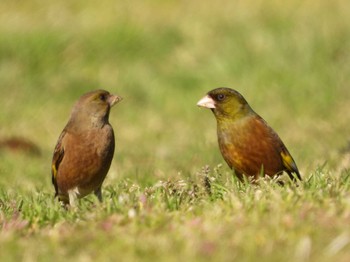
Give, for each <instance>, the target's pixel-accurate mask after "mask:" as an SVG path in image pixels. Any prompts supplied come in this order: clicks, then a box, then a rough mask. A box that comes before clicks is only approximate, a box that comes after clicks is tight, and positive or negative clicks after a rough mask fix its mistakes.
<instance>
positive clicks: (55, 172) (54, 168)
mask: <svg viewBox="0 0 350 262" xmlns="http://www.w3.org/2000/svg"><path fill="white" fill-rule="evenodd" d="M51 170H52V176H53V177H54V179H56V176H57V169H56V165H55V164H53V165H52V167H51Z"/></svg>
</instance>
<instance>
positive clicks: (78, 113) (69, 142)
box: [51, 90, 122, 205]
mask: <svg viewBox="0 0 350 262" xmlns="http://www.w3.org/2000/svg"><path fill="white" fill-rule="evenodd" d="M121 100H122V98H121V97H119V96H116V95H112V94H110V93H109V92H107V91H105V90H95V91H91V92H89V93H87V94H85V95H83V96H81V97H80V98H79V100H78V101H77V103H76V104H75V105H74V107H73V110H72V113H71V116H70V119H69V121H68V123H67V125H66V126H65V128H64V129H63V131H62V133H61V135H60V136H59V138H58V141H57V144H56V147H55V150H54V154H53V159H52V166H51V173H52V183H53V185H54V187H55V192H56V193H55V196H57V197H58V199H59V200H60V201H62V202H63V203H65V204H68V203H69V204H71V205H73V204H74V201H75V199H76V198H81V197H84V196H86V195H87V194H89V193H91V192H94V193H95V195H96V196H97V197H98V199H99V200H100V201H101V202H102V194H101V186H102V183H103V181H104V179H105V177H106V175H107V172H108V170H109V167H110V165H111V162H112V158H113V154H114V132H113V128H112V126H111V125H110V124H109V121H108V118H109V112H110V108H111V107H112V106H113V105H114V104H116V103H118V102H119V101H121Z"/></svg>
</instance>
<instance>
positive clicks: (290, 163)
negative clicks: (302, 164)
mask: <svg viewBox="0 0 350 262" xmlns="http://www.w3.org/2000/svg"><path fill="white" fill-rule="evenodd" d="M281 156H282V161H283V165H284V166H285V167H286V168H287V169H288V170H289V171H292V172H294V171H295V170H296V165H295V163H294V160H293V158H292V157H291V155H290V154H289V153H288V152H283V151H282V152H281Z"/></svg>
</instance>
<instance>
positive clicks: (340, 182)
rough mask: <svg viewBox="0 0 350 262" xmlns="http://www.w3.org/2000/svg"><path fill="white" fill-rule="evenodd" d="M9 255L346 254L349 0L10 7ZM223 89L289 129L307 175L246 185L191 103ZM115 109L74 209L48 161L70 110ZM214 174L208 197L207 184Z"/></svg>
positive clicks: (6, 118)
mask: <svg viewBox="0 0 350 262" xmlns="http://www.w3.org/2000/svg"><path fill="white" fill-rule="evenodd" d="M0 10H2V11H1V12H0V83H1V91H2V95H1V96H0V104H1V105H2V113H1V114H0V140H2V139H6V138H9V137H13V136H19V137H22V138H25V139H28V140H30V141H32V142H33V143H34V144H35V145H36V146H37V147H38V148H39V149H40V151H41V154H40V155H39V156H38V155H33V154H30V153H26V152H21V151H13V150H10V149H9V148H3V147H2V148H0V158H1V161H0V245H1V251H0V258H1V261H18V260H20V261H46V260H49V259H50V260H54V261H61V260H67V261H73V260H78V261H90V260H95V259H103V260H116V259H118V260H122V261H137V260H145V261H151V260H152V261H154V260H159V261H162V260H163V261H164V260H166V261H178V260H180V259H183V260H186V261H192V260H194V261H207V260H208V261H212V260H219V261H220V260H221V261H232V260H234V261H255V260H257V259H260V260H262V261H281V260H283V261H348V260H349V258H350V227H349V222H348V221H349V219H350V204H349V203H350V193H349V192H350V190H349V184H350V183H349V177H350V173H349V170H350V160H349V159H350V157H349V150H348V140H349V124H348V123H349V122H350V114H349V109H348V101H349V99H350V93H349V91H348V89H349V83H350V74H349V64H350V54H349V50H350V33H349V32H350V20H349V19H348V16H349V14H350V4H349V3H348V2H347V1H345V0H336V1H332V2H328V1H315V0H314V1H308V2H304V1H298V0H293V1H287V2H285V1H284V2H283V3H282V2H281V3H280V2H278V1H244V2H242V1H222V2H220V4H215V5H214V4H213V3H212V2H210V1H198V0H195V1H187V2H181V3H180V2H178V1H170V0H169V1H155V0H153V1H151V0H147V1H143V2H142V3H140V2H139V1H117V2H115V1H110V0H101V1H99V4H98V5H96V3H95V2H94V1H74V2H72V1H60V2H59V3H51V2H47V3H46V2H45V3H41V1H35V0H31V1H8V0H5V1H2V2H1V3H0ZM218 86H229V87H232V88H235V89H237V90H239V91H240V92H241V93H242V94H243V95H244V96H245V97H246V99H247V100H248V101H249V103H250V104H251V106H252V107H253V108H254V109H255V111H257V112H258V113H259V114H261V116H262V117H264V119H265V120H267V122H268V123H269V124H270V125H271V126H272V127H273V128H274V129H275V130H276V131H277V132H278V133H279V134H280V136H281V137H282V139H283V141H284V142H285V144H286V145H287V147H288V148H289V150H290V152H291V153H292V155H293V157H294V159H295V160H296V162H297V164H298V166H299V169H300V170H301V172H302V176H303V178H304V181H303V182H302V183H301V184H300V185H299V186H298V187H296V186H294V185H291V184H289V183H287V185H286V186H284V187H280V186H278V185H277V184H276V183H275V181H261V182H260V184H259V185H250V184H240V183H238V182H237V181H236V180H235V179H234V178H233V176H232V174H231V172H230V170H229V169H228V167H227V166H226V164H225V163H224V161H223V159H222V157H221V155H220V153H219V151H218V147H217V141H216V133H215V132H216V131H215V120H214V117H213V116H212V114H211V113H210V112H209V111H206V110H200V109H197V108H196V106H195V104H196V102H197V101H198V100H199V99H200V98H201V97H202V96H203V95H204V94H205V93H206V92H207V91H209V90H211V89H213V88H215V87H218ZM97 88H105V89H107V90H109V91H111V92H113V93H116V94H119V95H121V96H123V97H124V101H123V102H122V103H121V104H118V105H117V106H116V107H115V108H113V110H112V112H111V116H110V122H111V123H112V125H113V126H114V129H115V133H116V139H117V141H116V142H117V148H116V152H115V158H114V159H113V163H112V167H111V169H110V172H109V174H108V177H107V180H106V181H105V186H104V188H103V196H104V200H105V201H104V203H103V204H101V205H99V204H98V203H96V200H95V198H94V196H89V197H87V198H85V199H82V200H81V201H80V202H79V205H78V208H77V209H75V210H69V211H65V210H63V209H62V208H60V206H59V205H58V203H56V201H54V199H53V198H52V196H53V187H52V185H51V181H50V163H51V157H52V151H53V147H54V145H55V143H56V139H57V137H58V135H59V134H60V132H61V130H62V128H63V127H64V125H65V123H66V121H67V119H68V116H69V113H70V110H71V107H72V105H73V103H74V101H75V100H76V99H77V98H78V97H79V96H80V95H81V94H82V93H84V92H87V91H89V90H91V89H97ZM205 177H208V178H209V180H210V181H211V193H210V194H209V193H208V189H207V188H206V187H205V183H204V182H203V180H204V178H205Z"/></svg>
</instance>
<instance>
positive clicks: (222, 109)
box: [197, 88, 301, 180]
mask: <svg viewBox="0 0 350 262" xmlns="http://www.w3.org/2000/svg"><path fill="white" fill-rule="evenodd" d="M197 105H198V106H201V107H206V108H210V109H211V110H212V111H213V113H214V115H215V118H216V120H217V134H218V143H219V147H220V151H221V154H222V156H223V158H224V159H225V161H226V162H227V164H228V165H229V167H230V168H232V169H234V171H235V174H236V175H237V176H238V178H239V179H240V180H243V175H245V176H247V177H250V178H252V179H253V180H256V179H257V178H258V177H259V176H260V174H266V175H268V176H275V175H279V174H281V173H282V172H283V171H285V172H287V174H288V175H289V177H290V178H291V179H292V180H295V177H296V178H298V179H300V180H301V177H300V173H299V170H298V168H297V166H296V164H295V162H294V160H293V158H292V156H291V154H290V153H289V152H288V150H287V148H286V146H285V145H284V144H283V142H282V140H281V139H280V138H279V136H278V135H277V133H276V132H275V131H274V130H273V129H272V128H271V127H270V126H269V125H268V124H267V123H266V122H265V120H264V119H262V118H261V117H260V116H259V115H258V114H256V113H255V112H254V111H253V109H252V108H251V107H250V106H249V104H248V103H247V101H246V100H245V99H244V97H243V96H242V95H241V94H240V93H238V92H237V91H235V90H233V89H230V88H217V89H214V90H212V91H210V92H208V94H207V96H205V97H204V98H202V99H201V100H200V101H199V102H198V104H197ZM293 173H294V174H295V175H293Z"/></svg>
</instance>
